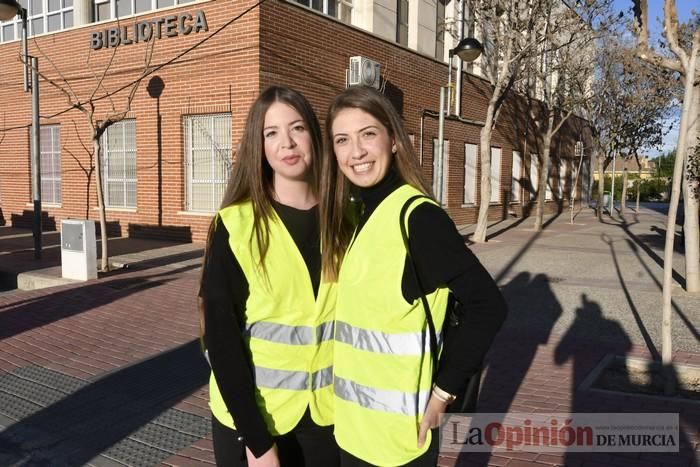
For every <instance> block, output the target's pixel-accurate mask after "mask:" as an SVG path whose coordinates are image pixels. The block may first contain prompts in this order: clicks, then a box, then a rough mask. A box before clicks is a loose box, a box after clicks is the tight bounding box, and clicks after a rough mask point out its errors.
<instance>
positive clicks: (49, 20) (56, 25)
mask: <svg viewBox="0 0 700 467" xmlns="http://www.w3.org/2000/svg"><path fill="white" fill-rule="evenodd" d="M59 29H61V13H57V14H55V15H49V16H47V17H46V31H47V32H53V31H58V30H59Z"/></svg>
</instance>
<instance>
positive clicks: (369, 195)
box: [351, 167, 507, 394]
mask: <svg viewBox="0 0 700 467" xmlns="http://www.w3.org/2000/svg"><path fill="white" fill-rule="evenodd" d="M403 184H404V181H403V180H402V178H401V176H400V175H399V174H398V173H397V172H396V170H395V168H393V167H392V168H391V169H390V170H389V172H388V173H387V175H386V177H384V179H383V180H382V181H381V182H379V183H378V184H376V185H374V186H372V187H369V188H360V187H353V188H352V190H351V192H352V194H353V197H355V198H356V200H357V201H358V202H360V203H361V211H360V212H361V214H360V220H359V224H358V234H359V232H360V231H361V229H362V227H363V226H364V225H365V224H366V222H367V220H368V219H369V218H370V217H371V215H372V213H373V212H374V211H375V209H376V208H377V206H379V204H381V202H382V201H383V200H384V199H385V198H386V197H387V196H388V195H389V194H391V193H392V192H393V191H394V190H396V189H397V188H399V187H400V186H402V185H403ZM408 237H409V244H410V248H411V253H412V254H413V260H414V262H415V265H416V269H417V271H418V274H419V275H420V277H421V281H422V283H423V287H424V288H425V292H426V293H428V294H430V293H432V292H433V291H434V290H435V289H436V288H438V287H448V288H449V289H450V291H451V292H452V294H453V295H454V297H455V298H456V299H457V301H458V302H459V303H460V304H461V305H462V307H463V308H464V310H466V313H465V317H464V320H463V323H462V325H461V326H459V327H456V328H452V330H451V332H450V333H449V334H448V335H447V337H446V339H445V341H444V347H443V352H442V354H441V358H440V366H439V368H438V374H437V377H436V384H437V385H438V386H439V387H441V388H442V389H444V390H445V391H447V392H449V393H451V394H457V393H459V392H460V391H461V390H462V389H463V387H464V384H465V382H466V378H468V377H469V376H471V375H473V374H474V373H475V372H476V371H477V370H478V369H479V367H480V366H481V364H482V361H483V358H484V355H485V354H486V352H487V351H488V349H489V347H490V346H491V343H492V342H493V339H494V338H495V336H496V333H497V332H498V330H499V329H500V327H501V324H502V323H503V321H504V320H505V316H506V313H507V306H506V302H505V300H504V299H503V296H502V295H501V292H500V290H499V289H498V287H497V285H496V283H495V282H494V280H493V279H492V278H491V275H490V274H489V273H488V271H486V269H485V268H484V267H483V266H482V264H481V263H480V262H479V260H478V259H477V257H476V256H475V255H474V253H472V251H471V250H470V249H469V248H468V247H467V246H466V244H465V243H464V238H462V236H461V235H460V233H459V232H458V231H457V228H456V227H455V224H454V222H452V219H450V217H449V216H448V215H447V213H446V212H445V211H444V210H443V209H442V208H440V207H439V206H437V205H435V204H432V203H422V204H420V205H418V206H417V207H416V208H415V209H413V211H411V214H410V216H409V218H408ZM408 261H409V259H408V257H406V259H405V262H404V272H403V278H402V280H401V291H402V293H403V296H404V298H405V299H406V301H407V302H409V303H410V302H413V301H414V300H415V299H417V298H419V297H420V294H421V292H420V289H419V288H418V284H417V281H416V279H415V276H414V274H413V271H412V268H411V266H410V264H409V263H408Z"/></svg>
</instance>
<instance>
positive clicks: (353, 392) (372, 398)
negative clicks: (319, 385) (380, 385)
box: [333, 376, 430, 417]
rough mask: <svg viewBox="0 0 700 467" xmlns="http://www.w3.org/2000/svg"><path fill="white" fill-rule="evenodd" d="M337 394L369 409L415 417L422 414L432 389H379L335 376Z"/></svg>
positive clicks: (334, 389) (334, 384)
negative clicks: (417, 390)
mask: <svg viewBox="0 0 700 467" xmlns="http://www.w3.org/2000/svg"><path fill="white" fill-rule="evenodd" d="M333 391H334V392H335V395H336V396H338V397H340V398H341V399H344V400H346V401H348V402H354V403H356V404H359V405H361V406H362V407H365V408H367V409H372V410H378V411H381V412H389V413H396V414H401V415H408V416H410V417H415V416H417V415H418V414H422V413H423V410H424V407H425V406H426V404H427V403H428V399H429V398H430V391H420V392H418V393H407V392H401V391H392V390H387V389H377V388H371V387H368V386H363V385H361V384H358V383H355V382H353V381H350V380H347V379H344V378H340V377H338V376H336V377H335V380H334V381H333Z"/></svg>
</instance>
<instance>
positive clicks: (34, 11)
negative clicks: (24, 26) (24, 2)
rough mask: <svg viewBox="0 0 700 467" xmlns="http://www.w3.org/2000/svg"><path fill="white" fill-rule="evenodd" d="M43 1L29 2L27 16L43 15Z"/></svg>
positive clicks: (33, 0)
mask: <svg viewBox="0 0 700 467" xmlns="http://www.w3.org/2000/svg"><path fill="white" fill-rule="evenodd" d="M43 3H44V2H43V0H31V1H30V2H29V15H30V16H34V15H38V14H41V13H43V11H44V4H43Z"/></svg>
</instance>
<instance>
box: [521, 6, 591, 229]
mask: <svg viewBox="0 0 700 467" xmlns="http://www.w3.org/2000/svg"><path fill="white" fill-rule="evenodd" d="M537 34H541V37H542V40H541V41H539V42H540V43H541V44H542V46H541V53H540V54H538V56H535V57H531V59H530V60H528V61H526V65H527V67H526V70H525V75H526V76H527V77H528V78H529V80H530V82H531V83H532V84H530V85H529V86H527V90H528V93H527V94H528V102H529V109H530V118H531V120H532V121H534V122H535V127H536V129H537V133H538V135H539V136H541V139H542V151H541V152H542V154H541V155H540V160H539V164H538V166H539V169H540V170H539V171H538V175H539V180H538V183H537V186H538V190H537V209H536V214H535V223H534V227H535V230H541V229H542V224H543V219H544V209H545V201H546V192H547V186H548V184H549V183H550V180H551V173H550V170H549V168H550V161H551V160H552V157H551V148H552V141H553V138H554V136H555V135H556V134H557V132H558V131H559V130H560V129H561V128H562V126H563V125H564V124H565V123H566V122H567V120H568V119H569V117H571V115H573V114H574V112H575V111H577V110H579V109H580V108H581V106H582V104H583V103H584V102H585V101H586V100H588V99H590V98H591V95H592V94H591V92H592V88H591V82H592V77H593V69H594V62H595V53H594V49H593V45H594V39H595V31H594V30H593V29H592V28H591V27H590V26H589V24H588V23H587V22H586V21H584V19H583V18H582V17H581V16H579V12H577V11H576V10H574V9H572V8H569V7H568V6H566V5H564V4H563V3H561V2H559V1H556V0H551V1H549V2H547V4H546V8H545V11H544V15H543V16H542V17H541V19H540V27H539V28H538V31H537Z"/></svg>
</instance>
